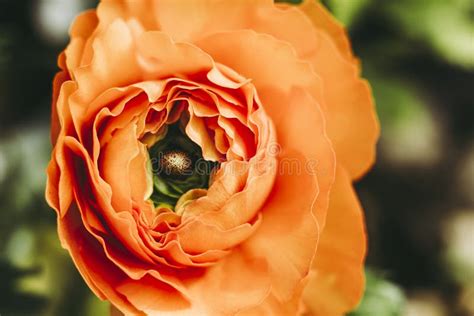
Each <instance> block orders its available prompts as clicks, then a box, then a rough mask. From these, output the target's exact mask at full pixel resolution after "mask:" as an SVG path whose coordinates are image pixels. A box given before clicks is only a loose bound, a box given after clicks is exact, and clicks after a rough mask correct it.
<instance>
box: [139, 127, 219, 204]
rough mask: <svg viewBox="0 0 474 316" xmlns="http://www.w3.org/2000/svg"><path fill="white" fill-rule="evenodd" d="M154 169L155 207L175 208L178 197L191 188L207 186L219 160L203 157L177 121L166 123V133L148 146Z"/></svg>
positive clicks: (152, 198) (199, 148)
mask: <svg viewBox="0 0 474 316" xmlns="http://www.w3.org/2000/svg"><path fill="white" fill-rule="evenodd" d="M148 153H149V155H150V161H151V168H152V172H153V193H152V195H151V197H150V198H151V200H152V201H153V203H154V205H155V207H168V208H170V209H172V210H174V207H175V206H176V203H177V202H178V200H179V198H180V197H181V196H182V195H183V194H185V193H186V192H188V191H189V190H192V189H207V188H208V187H209V177H210V175H211V173H212V172H213V170H214V169H216V168H217V167H218V163H217V162H214V161H208V160H204V158H203V157H202V150H201V147H199V145H197V144H196V143H194V142H193V141H192V140H191V139H190V138H189V137H188V136H187V135H186V134H185V133H184V131H183V130H182V128H181V127H180V126H179V124H178V123H177V124H173V125H169V126H168V130H167V132H166V135H165V136H164V137H163V138H162V139H161V140H159V141H158V142H156V143H155V144H154V145H153V146H151V147H150V149H149V150H148Z"/></svg>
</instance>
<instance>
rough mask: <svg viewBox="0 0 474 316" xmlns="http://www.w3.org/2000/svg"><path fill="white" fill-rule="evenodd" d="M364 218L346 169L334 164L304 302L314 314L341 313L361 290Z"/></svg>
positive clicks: (350, 307) (346, 309)
mask: <svg viewBox="0 0 474 316" xmlns="http://www.w3.org/2000/svg"><path fill="white" fill-rule="evenodd" d="M365 236H366V234H365V226H364V218H363V213H362V209H361V207H360V204H359V201H358V200H357V196H356V193H355V192H354V189H353V188H352V184H351V180H350V177H349V175H348V173H347V172H346V171H345V170H344V169H343V168H341V167H339V168H337V172H336V182H335V183H334V185H333V188H332V190H331V195H330V203H329V210H328V215H327V219H326V227H325V228H324V231H323V233H322V236H321V239H320V241H319V246H318V250H317V252H316V257H315V261H314V263H313V267H312V271H311V274H310V278H309V282H308V285H307V287H306V288H305V291H304V302H305V304H306V306H307V308H308V310H309V311H310V312H311V313H312V314H311V315H314V316H336V315H343V314H344V313H345V312H348V311H350V310H351V309H353V308H354V307H355V306H356V305H357V303H358V302H359V301H360V298H361V297H362V294H363V291H364V283H365V281H364V258H365V253H366V237H365Z"/></svg>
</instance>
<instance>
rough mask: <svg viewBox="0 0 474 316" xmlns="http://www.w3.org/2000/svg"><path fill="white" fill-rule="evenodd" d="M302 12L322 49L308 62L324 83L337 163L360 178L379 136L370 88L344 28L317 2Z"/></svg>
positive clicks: (327, 114)
mask: <svg viewBox="0 0 474 316" xmlns="http://www.w3.org/2000/svg"><path fill="white" fill-rule="evenodd" d="M301 9H302V10H303V11H304V12H305V13H306V14H307V15H308V16H309V17H310V18H311V19H312V21H313V24H314V26H315V27H316V29H317V38H318V41H319V49H318V50H317V51H315V53H314V54H311V55H309V56H307V57H306V58H305V59H306V60H308V61H310V62H311V63H312V64H313V67H314V69H315V71H316V72H317V73H318V74H319V75H320V76H321V78H322V80H323V81H324V94H325V101H326V105H327V107H326V109H325V110H326V118H327V123H328V134H329V138H330V139H331V140H332V142H333V144H334V149H335V151H336V155H337V158H338V162H340V163H342V165H343V166H344V167H345V168H346V169H347V171H348V172H349V175H350V177H351V178H352V179H354V178H359V177H360V176H362V174H363V173H364V172H366V171H367V169H368V168H369V167H370V166H371V165H372V164H373V162H374V160H375V143H376V141H377V138H378V136H379V125H378V121H377V116H376V114H375V110H374V101H373V98H372V94H371V90H370V87H369V85H368V83H367V82H366V81H365V80H362V79H360V69H359V63H358V61H357V60H356V59H355V58H354V57H352V52H351V49H350V46H349V43H348V40H347V35H346V34H345V30H344V29H343V27H342V26H341V25H340V24H339V23H338V22H336V21H335V20H334V19H333V18H332V17H331V16H330V15H329V14H328V13H327V12H326V10H325V9H324V7H323V6H322V5H320V4H317V3H316V1H309V0H308V1H306V2H305V3H304V4H303V5H302V6H301Z"/></svg>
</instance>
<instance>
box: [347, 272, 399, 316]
mask: <svg viewBox="0 0 474 316" xmlns="http://www.w3.org/2000/svg"><path fill="white" fill-rule="evenodd" d="M365 277H366V289H365V294H364V298H363V299H362V302H361V303H360V305H359V307H358V308H357V309H356V310H355V311H353V312H351V313H350V314H349V316H401V315H402V313H403V309H404V305H405V295H404V294H403V291H402V290H401V289H400V287H399V286H397V285H395V284H394V283H393V282H390V281H388V280H387V279H386V277H385V276H384V275H383V274H381V273H378V272H375V271H373V270H371V269H367V270H366V272H365Z"/></svg>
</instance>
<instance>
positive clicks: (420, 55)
mask: <svg viewBox="0 0 474 316" xmlns="http://www.w3.org/2000/svg"><path fill="white" fill-rule="evenodd" d="M324 3H325V4H326V5H327V6H328V7H329V8H330V9H331V11H332V12H333V13H334V14H335V15H336V16H337V17H338V19H339V20H340V21H342V22H343V23H344V24H345V25H346V26H347V27H348V31H349V33H350V35H351V38H352V43H353V48H354V51H355V53H356V55H358V56H359V57H360V58H361V60H362V64H363V75H364V77H366V78H368V79H369V81H370V82H371V84H372V87H373V91H374V96H375V98H376V101H377V111H378V113H379V117H380V121H381V124H382V136H381V139H380V142H379V145H378V157H379V158H378V161H377V164H376V165H375V167H374V169H373V170H372V171H371V172H370V173H369V174H368V175H367V176H366V177H365V178H364V179H363V180H362V181H360V182H359V183H357V190H358V192H359V194H360V197H361V200H362V204H363V205H364V207H365V210H366V218H367V226H368V231H369V243H370V244H369V255H368V258H367V267H368V268H367V280H368V282H367V292H366V297H365V299H364V301H363V303H362V304H361V306H360V307H359V309H358V311H356V312H355V313H354V314H356V315H364V316H365V315H374V316H386V315H387V316H389V315H393V316H396V315H404V316H407V315H408V316H418V315H420V316H425V315H426V316H438V315H440V316H442V315H446V316H452V315H474V138H473V132H474V124H473V118H474V104H473V99H474V98H473V91H472V90H473V89H474V80H473V79H474V78H473V72H472V70H473V69H474V42H473V41H474V39H473V38H474V22H473V20H474V19H473V17H474V8H473V7H472V2H471V1H470V0H451V1H441V0H399V1H380V0H378V1H377V0H327V1H324ZM94 5H95V1H81V0H38V1H26V0H22V1H16V0H0V314H1V315H2V316H6V315H106V314H107V313H108V307H107V304H105V303H103V302H100V301H99V300H98V299H96V298H95V297H94V296H93V295H92V294H91V292H90V291H89V289H88V288H87V287H86V286H85V284H84V283H83V281H82V279H81V278H80V276H79V274H78V273H77V271H76V270H75V268H74V267H73V265H72V263H71V260H70V258H69V256H68V255H67V253H66V251H64V250H62V249H61V247H60V245H59V242H58V239H57V235H56V216H55V214H54V212H53V211H52V210H50V209H49V208H48V206H47V205H46V203H45V201H44V185H45V172H44V169H45V167H46V164H47V162H48V160H49V153H50V150H51V148H50V144H49V115H50V98H51V81H52V78H53V75H54V73H55V72H56V71H57V66H56V56H57V54H58V53H59V52H60V51H61V50H62V49H63V48H64V47H65V45H66V44H67V29H68V25H69V24H70V22H71V21H72V19H73V17H74V15H75V14H76V13H77V12H79V11H81V10H83V9H84V8H87V7H93V6H94Z"/></svg>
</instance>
